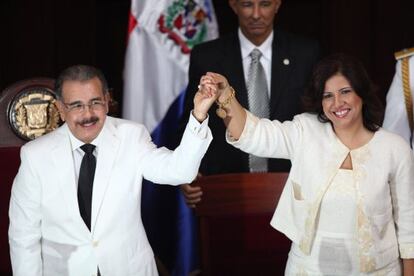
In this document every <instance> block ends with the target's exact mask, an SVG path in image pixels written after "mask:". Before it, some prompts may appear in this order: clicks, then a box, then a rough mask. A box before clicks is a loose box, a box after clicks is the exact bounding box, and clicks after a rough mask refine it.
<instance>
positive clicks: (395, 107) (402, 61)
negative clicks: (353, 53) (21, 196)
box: [383, 48, 414, 148]
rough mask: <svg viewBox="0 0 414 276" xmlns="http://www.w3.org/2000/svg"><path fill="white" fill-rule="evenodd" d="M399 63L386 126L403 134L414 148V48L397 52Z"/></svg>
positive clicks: (386, 114) (385, 118) (392, 87)
mask: <svg viewBox="0 0 414 276" xmlns="http://www.w3.org/2000/svg"><path fill="white" fill-rule="evenodd" d="M395 58H396V59H397V64H396V68H395V75H394V79H393V81H392V84H391V87H390V89H389V91H388V94H387V105H386V108H385V117H384V123H383V126H384V128H386V129H388V130H390V131H393V132H395V133H397V134H399V135H401V136H402V137H403V138H404V139H405V140H406V141H407V142H408V143H409V144H410V146H411V148H413V126H414V116H413V99H414V94H413V93H414V48H410V49H405V50H402V51H399V52H396V53H395Z"/></svg>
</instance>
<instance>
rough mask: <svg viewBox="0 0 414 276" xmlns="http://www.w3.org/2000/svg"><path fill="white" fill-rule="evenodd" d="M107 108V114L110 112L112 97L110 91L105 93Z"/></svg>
mask: <svg viewBox="0 0 414 276" xmlns="http://www.w3.org/2000/svg"><path fill="white" fill-rule="evenodd" d="M104 97H105V108H106V114H108V112H109V104H110V103H111V100H112V97H111V94H110V93H109V92H106V93H105V96H104Z"/></svg>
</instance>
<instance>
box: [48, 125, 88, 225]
mask: <svg viewBox="0 0 414 276" xmlns="http://www.w3.org/2000/svg"><path fill="white" fill-rule="evenodd" d="M68 131H69V129H68V127H67V125H66V124H64V125H63V126H62V127H60V128H59V129H58V130H57V131H56V135H57V137H56V139H55V140H56V141H57V142H56V144H55V146H54V147H53V149H52V158H53V163H54V164H55V171H57V172H59V173H58V178H59V181H57V182H58V185H60V188H61V190H62V195H63V198H64V200H65V202H66V205H67V211H68V213H69V214H70V215H71V216H72V217H74V218H75V220H76V221H77V222H78V223H79V224H80V225H83V226H81V227H83V228H84V230H85V231H87V232H89V230H88V227H87V226H86V225H85V223H84V222H83V220H82V217H81V216H80V213H79V205H78V191H77V183H76V179H75V168H74V161H73V155H72V147H71V144H70V139H69V133H68Z"/></svg>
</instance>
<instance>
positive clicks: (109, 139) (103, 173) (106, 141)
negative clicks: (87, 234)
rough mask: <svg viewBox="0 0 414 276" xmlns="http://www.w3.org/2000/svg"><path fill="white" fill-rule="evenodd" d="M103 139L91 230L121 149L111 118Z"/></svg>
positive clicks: (108, 119)
mask: <svg viewBox="0 0 414 276" xmlns="http://www.w3.org/2000/svg"><path fill="white" fill-rule="evenodd" d="M101 135H102V137H101V140H100V141H99V145H98V147H99V151H98V158H97V164H96V171H95V179H94V182H93V194H92V215H91V230H92V232H93V231H94V230H95V226H96V223H97V219H98V217H99V214H100V210H101V207H102V203H103V200H104V198H105V194H106V191H107V189H108V184H109V182H110V176H111V173H112V172H113V166H114V164H115V159H116V156H117V152H118V149H119V140H118V138H117V137H116V131H115V128H114V126H113V125H112V123H111V122H110V118H109V117H108V118H106V122H105V126H104V128H103V129H102V133H101Z"/></svg>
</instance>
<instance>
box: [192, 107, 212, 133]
mask: <svg viewBox="0 0 414 276" xmlns="http://www.w3.org/2000/svg"><path fill="white" fill-rule="evenodd" d="M188 127H189V128H190V130H191V132H192V133H194V134H195V135H196V136H197V137H198V138H200V139H206V138H207V134H208V114H207V118H206V119H205V120H204V121H203V122H201V123H200V122H199V121H197V119H196V118H195V117H194V115H193V111H192V110H191V112H190V119H189V120H188Z"/></svg>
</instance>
